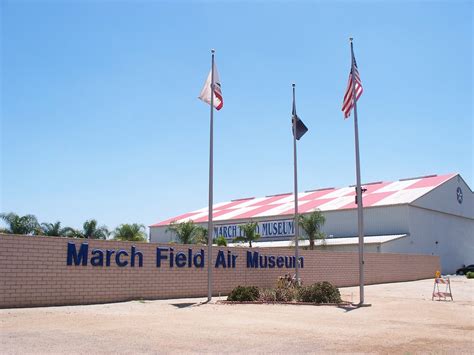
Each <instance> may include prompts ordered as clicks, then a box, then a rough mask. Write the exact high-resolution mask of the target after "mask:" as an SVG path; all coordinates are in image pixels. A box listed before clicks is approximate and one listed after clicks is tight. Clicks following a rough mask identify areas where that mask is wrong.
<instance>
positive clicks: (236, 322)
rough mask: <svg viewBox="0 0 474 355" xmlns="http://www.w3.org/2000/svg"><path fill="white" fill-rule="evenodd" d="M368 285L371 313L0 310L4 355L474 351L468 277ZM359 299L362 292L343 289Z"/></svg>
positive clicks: (171, 303) (192, 302)
mask: <svg viewBox="0 0 474 355" xmlns="http://www.w3.org/2000/svg"><path fill="white" fill-rule="evenodd" d="M432 287H433V280H422V281H415V282H405V283H393V284H384V285H373V286H367V287H366V301H367V302H369V303H371V304H372V307H367V308H359V309H354V310H349V309H344V308H337V307H317V306H289V305H222V304H216V303H211V304H205V303H203V302H204V301H205V300H204V299H176V300H160V301H145V302H140V301H133V302H125V303H116V304H106V305H91V306H73V307H48V308H29V309H4V310H0V353H2V354H28V353H30V354H33V353H35V354H38V353H56V354H58V353H82V354H94V353H127V354H137V353H222V352H225V353H249V352H259V353H275V352H277V353H283V352H285V353H317V352H332V353H334V352H350V353H418V352H423V353H425V352H430V353H437V354H438V353H447V354H453V353H456V354H460V353H466V354H468V353H469V354H472V352H473V349H474V296H473V294H474V279H471V280H468V279H466V278H465V277H453V279H452V288H453V293H454V302H438V301H431V291H432ZM341 293H342V294H343V298H344V299H346V300H350V299H351V297H353V298H354V301H356V300H358V288H357V287H351V288H343V289H341Z"/></svg>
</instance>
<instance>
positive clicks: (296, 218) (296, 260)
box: [292, 84, 299, 283]
mask: <svg viewBox="0 0 474 355" xmlns="http://www.w3.org/2000/svg"><path fill="white" fill-rule="evenodd" d="M292 86H293V108H294V112H292V115H293V162H294V184H295V222H294V223H295V275H296V282H297V283H298V282H299V264H298V261H299V256H298V253H299V251H298V238H299V237H298V229H299V228H298V169H297V159H296V103H295V84H292Z"/></svg>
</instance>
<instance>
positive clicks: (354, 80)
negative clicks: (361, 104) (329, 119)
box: [342, 43, 364, 119]
mask: <svg viewBox="0 0 474 355" xmlns="http://www.w3.org/2000/svg"><path fill="white" fill-rule="evenodd" d="M351 54H352V64H351V71H350V73H349V80H348V82H347V89H346V93H345V94H344V100H343V102H342V112H344V119H347V118H349V116H350V115H351V111H352V107H353V106H354V97H353V96H354V93H353V85H354V84H355V100H356V101H357V100H359V97H360V96H361V95H362V92H363V91H364V89H363V87H362V81H361V80H360V75H359V70H358V69H357V62H356V60H355V57H354V50H353V49H352V43H351Z"/></svg>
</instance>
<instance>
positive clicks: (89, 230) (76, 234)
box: [71, 219, 110, 239]
mask: <svg viewBox="0 0 474 355" xmlns="http://www.w3.org/2000/svg"><path fill="white" fill-rule="evenodd" d="M109 234H110V232H109V230H108V229H107V227H106V226H100V227H97V221H96V220H95V219H91V220H88V221H85V222H84V224H83V226H82V231H78V230H74V231H73V232H72V233H71V237H73V238H85V239H107V237H108V236H109Z"/></svg>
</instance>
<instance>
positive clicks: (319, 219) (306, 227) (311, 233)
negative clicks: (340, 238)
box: [299, 210, 326, 250]
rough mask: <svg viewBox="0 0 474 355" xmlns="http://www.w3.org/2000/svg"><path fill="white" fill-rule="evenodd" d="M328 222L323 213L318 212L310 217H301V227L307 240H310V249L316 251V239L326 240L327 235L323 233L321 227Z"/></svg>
mask: <svg viewBox="0 0 474 355" xmlns="http://www.w3.org/2000/svg"><path fill="white" fill-rule="evenodd" d="M325 222H326V218H325V217H324V216H323V214H322V213H321V211H319V210H316V211H314V212H312V213H310V214H309V215H300V216H299V225H300V226H301V228H302V229H303V232H304V234H305V237H306V238H305V239H309V249H310V250H314V241H315V240H316V239H321V240H323V241H324V240H325V239H326V235H325V234H324V233H322V232H321V227H322V226H323V225H324V223H325Z"/></svg>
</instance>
